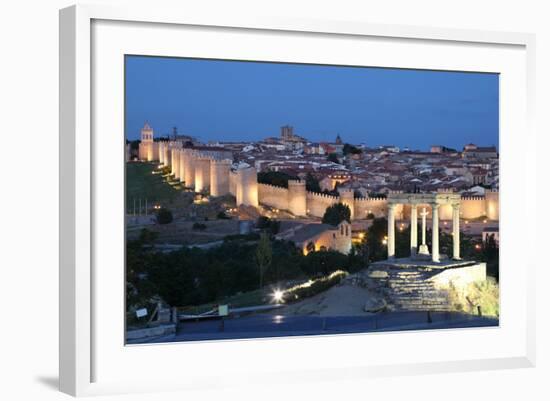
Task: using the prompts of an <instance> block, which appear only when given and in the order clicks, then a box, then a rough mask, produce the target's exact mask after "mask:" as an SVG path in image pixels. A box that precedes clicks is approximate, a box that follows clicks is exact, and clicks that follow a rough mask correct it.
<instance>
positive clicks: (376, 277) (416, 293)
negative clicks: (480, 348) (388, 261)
mask: <svg viewBox="0 0 550 401" xmlns="http://www.w3.org/2000/svg"><path fill="white" fill-rule="evenodd" d="M380 267H381V266H378V267H377V269H376V270H377V271H376V272H374V273H378V274H372V273H373V272H372V271H371V272H370V274H369V281H371V284H372V283H374V284H375V288H376V289H377V290H378V291H379V292H380V294H381V295H382V296H383V297H384V299H385V300H386V302H387V304H388V308H389V309H390V310H393V311H419V310H432V311H449V310H451V305H450V302H449V298H448V294H447V291H445V290H444V289H437V288H436V287H435V285H434V283H433V282H432V280H431V277H432V276H434V275H435V274H437V273H438V272H439V271H437V270H432V269H426V268H421V267H410V268H392V267H389V266H384V267H383V268H382V269H380ZM381 273H383V274H381Z"/></svg>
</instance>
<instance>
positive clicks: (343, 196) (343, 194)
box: [338, 189, 355, 219]
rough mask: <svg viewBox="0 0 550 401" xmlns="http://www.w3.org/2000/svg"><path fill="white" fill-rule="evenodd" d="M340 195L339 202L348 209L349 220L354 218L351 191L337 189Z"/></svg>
mask: <svg viewBox="0 0 550 401" xmlns="http://www.w3.org/2000/svg"><path fill="white" fill-rule="evenodd" d="M338 193H339V194H340V202H341V203H343V204H344V205H346V206H347V207H349V210H350V218H351V219H354V218H355V201H354V199H353V198H354V196H353V189H338Z"/></svg>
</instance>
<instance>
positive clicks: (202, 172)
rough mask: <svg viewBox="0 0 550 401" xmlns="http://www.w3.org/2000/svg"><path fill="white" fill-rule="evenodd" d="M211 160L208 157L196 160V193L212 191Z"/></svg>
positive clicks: (200, 157)
mask: <svg viewBox="0 0 550 401" xmlns="http://www.w3.org/2000/svg"><path fill="white" fill-rule="evenodd" d="M210 160H211V159H210V158H209V157H206V156H199V157H197V158H196V159H195V192H203V191H209V190H210Z"/></svg>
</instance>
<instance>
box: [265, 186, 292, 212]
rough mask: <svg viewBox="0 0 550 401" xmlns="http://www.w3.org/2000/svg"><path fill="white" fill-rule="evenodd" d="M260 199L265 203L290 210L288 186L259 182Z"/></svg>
mask: <svg viewBox="0 0 550 401" xmlns="http://www.w3.org/2000/svg"><path fill="white" fill-rule="evenodd" d="M258 201H259V202H260V203H261V204H263V205H267V206H271V207H274V208H277V209H281V210H288V188H283V187H277V186H275V185H269V184H258Z"/></svg>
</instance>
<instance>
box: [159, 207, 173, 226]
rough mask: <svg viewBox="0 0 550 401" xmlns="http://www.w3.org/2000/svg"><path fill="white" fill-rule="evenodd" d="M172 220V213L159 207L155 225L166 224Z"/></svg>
mask: <svg viewBox="0 0 550 401" xmlns="http://www.w3.org/2000/svg"><path fill="white" fill-rule="evenodd" d="M172 220H174V217H173V216H172V212H171V211H170V210H168V209H166V208H164V207H161V208H160V209H159V210H158V212H157V223H159V224H168V223H171V222H172Z"/></svg>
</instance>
